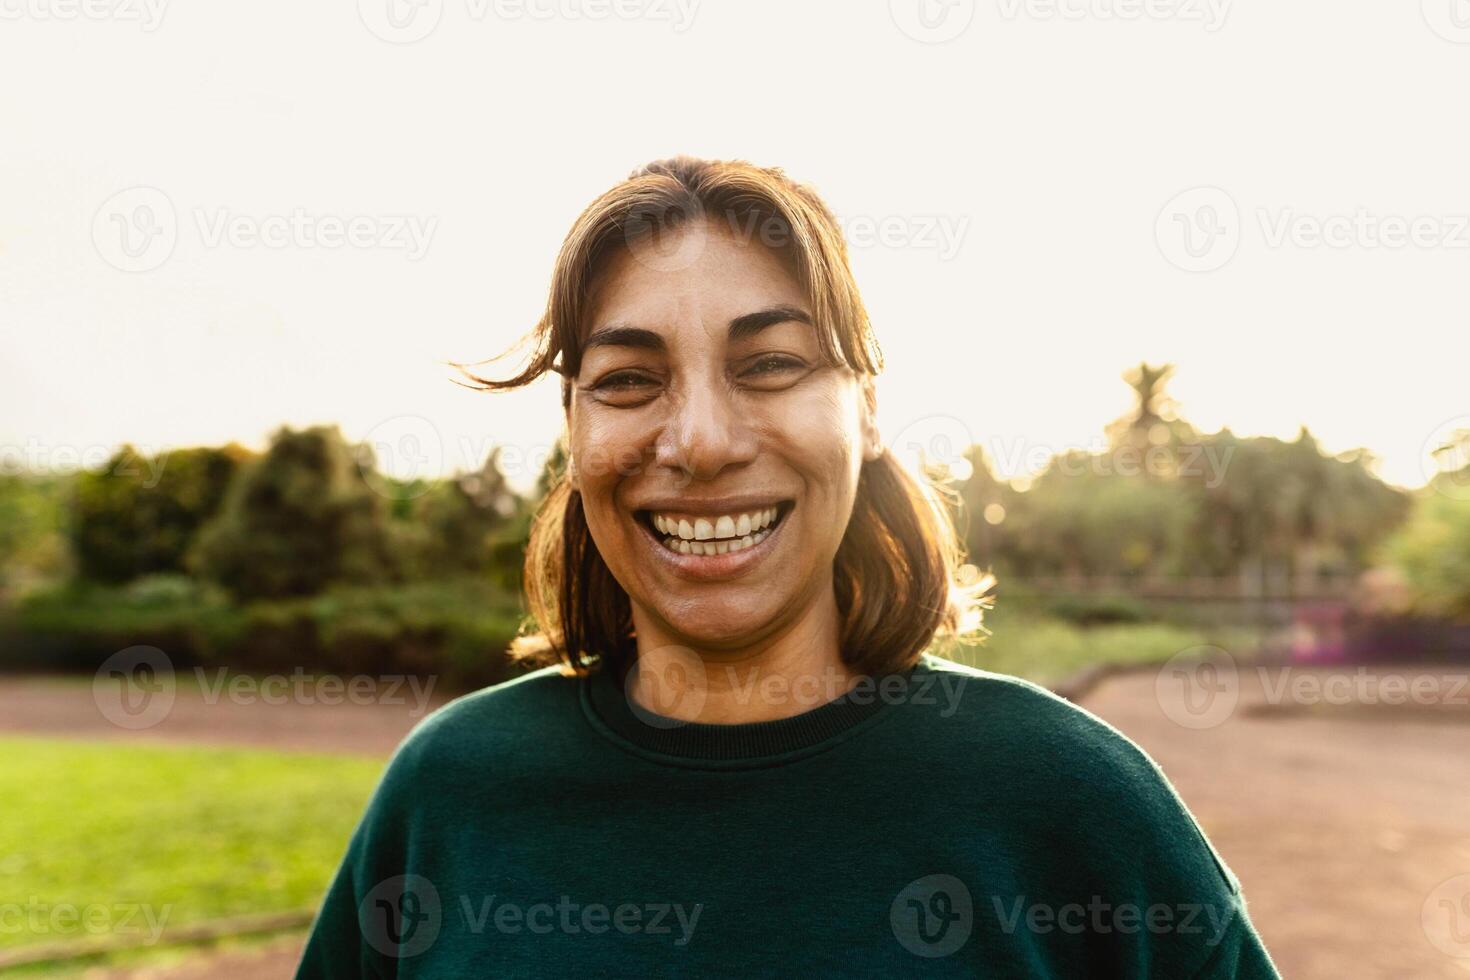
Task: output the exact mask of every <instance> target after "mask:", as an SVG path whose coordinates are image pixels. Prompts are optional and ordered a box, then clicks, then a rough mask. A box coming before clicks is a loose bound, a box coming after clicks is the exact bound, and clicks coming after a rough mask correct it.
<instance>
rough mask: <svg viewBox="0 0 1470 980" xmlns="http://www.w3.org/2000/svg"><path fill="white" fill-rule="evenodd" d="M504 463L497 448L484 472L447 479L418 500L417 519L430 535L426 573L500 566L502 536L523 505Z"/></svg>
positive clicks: (426, 546) (423, 557) (423, 553)
mask: <svg viewBox="0 0 1470 980" xmlns="http://www.w3.org/2000/svg"><path fill="white" fill-rule="evenodd" d="M499 458H500V448H499V447H496V449H495V450H494V451H493V452H491V454H490V456H489V458H488V459H486V460H485V463H484V465H483V466H481V467H480V469H479V470H477V471H476V472H474V473H465V474H461V475H459V476H456V477H454V478H452V479H449V480H443V481H441V482H439V483H437V484H435V485H434V486H433V487H432V488H430V490H429V491H428V492H427V493H425V494H424V495H423V496H422V497H420V498H419V499H418V502H417V507H416V508H415V513H414V517H415V519H416V521H417V523H418V524H419V526H420V527H421V529H422V531H423V533H424V542H423V548H422V551H421V553H420V556H421V560H422V562H423V569H424V571H425V573H426V574H429V575H436V574H444V573H447V572H463V571H474V572H478V571H484V570H485V569H487V568H488V567H490V566H491V564H492V563H493V562H494V561H495V558H496V553H495V545H496V541H497V536H498V535H499V534H500V532H502V531H504V529H505V528H506V527H507V526H508V525H509V524H510V523H511V522H512V521H513V520H514V518H515V517H516V515H517V513H518V511H519V506H520V501H519V500H518V498H517V496H516V494H515V493H514V491H512V490H511V489H510V486H509V485H508V484H507V483H506V480H505V475H504V474H503V473H501V471H500V467H499Z"/></svg>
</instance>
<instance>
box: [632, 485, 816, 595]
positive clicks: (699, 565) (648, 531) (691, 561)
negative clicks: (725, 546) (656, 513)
mask: <svg viewBox="0 0 1470 980" xmlns="http://www.w3.org/2000/svg"><path fill="white" fill-rule="evenodd" d="M795 510H796V507H795V505H794V504H793V505H792V506H791V507H789V508H786V509H785V513H783V514H782V515H781V518H780V520H778V521H777V522H776V525H775V527H773V528H771V530H770V532H769V533H767V534H766V536H765V537H764V538H762V539H761V540H760V541H759V542H757V543H756V544H753V545H751V546H750V547H749V548H741V549H740V550H739V551H728V552H726V553H725V554H723V555H686V554H682V553H680V552H677V551H670V550H669V549H668V548H665V547H664V544H663V541H661V540H660V539H659V538H658V537H657V536H655V534H654V531H653V528H651V527H649V526H648V524H647V522H645V521H641V520H639V519H638V518H637V517H633V518H632V521H633V523H634V524H637V525H638V529H639V530H640V531H642V533H643V541H644V542H645V543H646V544H647V545H648V547H649V549H650V550H652V551H653V552H654V555H655V558H656V559H657V560H659V561H663V562H667V563H668V564H669V566H670V567H672V568H673V570H674V571H675V573H676V574H678V575H681V576H683V577H684V578H692V579H704V580H714V579H724V578H733V577H735V576H736V575H741V574H743V573H744V572H746V571H747V570H749V569H750V567H751V566H753V565H754V564H755V563H756V562H758V561H760V560H761V559H763V558H765V557H766V555H768V554H769V553H770V551H771V548H772V547H774V545H773V544H772V542H774V541H775V540H776V539H777V538H778V537H780V535H781V531H782V529H783V528H784V527H785V526H786V522H787V521H788V520H789V519H790V518H791V514H792V512H793V511H795Z"/></svg>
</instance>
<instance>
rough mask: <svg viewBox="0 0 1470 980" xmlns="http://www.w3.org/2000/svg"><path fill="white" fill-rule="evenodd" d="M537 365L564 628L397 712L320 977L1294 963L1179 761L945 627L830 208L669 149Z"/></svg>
mask: <svg viewBox="0 0 1470 980" xmlns="http://www.w3.org/2000/svg"><path fill="white" fill-rule="evenodd" d="M533 338H534V342H535V346H534V352H533V354H532V356H531V359H530V361H529V364H528V365H527V366H526V367H525V369H524V370H522V371H521V372H520V373H518V374H516V375H515V376H514V377H511V378H509V379H503V380H485V379H477V380H479V381H480V382H482V383H483V385H484V386H485V387H487V388H491V389H504V388H514V387H517V386H520V385H524V384H527V383H529V382H530V381H532V380H534V379H536V378H538V377H540V376H541V375H543V374H545V373H546V372H548V371H554V372H557V373H558V374H559V375H560V376H561V380H562V396H563V397H562V401H563V404H564V406H565V411H566V423H567V445H568V450H569V452H568V466H567V472H566V475H565V477H564V479H563V480H562V482H560V483H559V484H558V485H557V486H556V487H555V488H554V489H553V490H552V492H551V493H550V495H549V497H548V499H547V501H546V503H545V505H544V507H543V509H542V511H541V513H540V515H539V517H538V520H537V522H536V525H535V528H534V532H533V535H532V539H531V542H530V546H529V549H528V554H527V561H526V572H527V575H526V580H527V583H528V584H527V595H528V600H529V603H530V608H531V610H532V613H533V615H534V618H535V621H536V622H537V623H538V624H539V628H540V632H539V633H537V634H536V635H534V636H528V637H524V638H522V640H521V641H519V646H518V651H519V652H520V653H521V654H522V655H528V656H543V657H550V658H553V659H554V660H555V661H556V663H554V664H553V665H551V666H548V667H544V668H543V669H540V670H538V671H536V672H534V673H530V674H528V675H527V676H525V677H522V678H520V679H517V680H514V681H511V682H509V683H507V684H502V685H500V686H498V687H493V688H490V689H487V690H483V691H480V692H478V693H475V694H471V695H469V696H466V697H463V698H460V699H459V700H457V701H455V702H454V703H452V704H450V705H449V706H447V707H445V708H444V709H442V710H441V711H439V712H437V713H436V714H435V715H433V716H432V717H431V718H429V719H427V720H426V721H425V722H424V723H423V724H421V725H420V726H419V727H418V728H417V729H416V730H415V731H414V732H413V734H411V735H410V736H409V737H408V738H407V739H406V740H405V742H404V743H403V745H402V746H401V747H400V748H399V750H398V752H397V753H396V755H395V756H394V758H393V761H392V763H391V764H390V766H389V768H388V771H387V774H386V775H385V777H384V779H383V781H382V784H381V785H380V786H379V787H378V790H377V792H376V795H375V796H374V798H373V800H372V802H371V804H370V805H369V807H368V811H367V814H366V816H365V817H364V818H363V821H362V823H361V825H360V826H359V827H358V829H357V831H356V833H355V835H354V836H353V838H352V841H351V844H350V846H349V849H348V853H347V856H346V858H345V860H344V861H343V864H342V867H341V870H340V871H339V873H338V875H337V878H336V880H335V881H334V883H333V884H332V886H331V889H330V892H329V893H328V895H327V899H326V902H325V905H324V906H323V908H322V911H321V913H320V915H319V917H318V919H317V922H316V925H315V927H314V929H313V931H312V935H311V939H310V942H309V943H308V946H307V949H306V953H305V956H304V959H303V962H302V965H301V970H300V973H299V976H301V977H338V976H424V977H448V976H453V977H468V976H475V977H481V976H485V977H488V976H502V975H526V974H536V975H544V976H558V977H560V976H584V975H587V976H592V975H595V976H612V975H618V976H621V975H635V976H647V975H663V974H677V975H681V976H701V975H706V974H716V975H741V976H745V975H756V976H760V975H764V976H791V975H797V976H803V975H804V976H816V975H820V976H831V975H843V976H849V975H853V976H894V975H904V974H907V973H910V972H919V971H923V972H925V973H933V974H939V975H954V976H975V975H980V976H986V977H1081V976H1117V977H1161V978H1203V977H1270V976H1275V975H1276V974H1275V971H1274V970H1273V968H1272V966H1271V963H1270V960H1269V959H1268V957H1267V955H1266V953H1265V951H1264V950H1263V948H1262V946H1261V943H1260V941H1259V939H1258V937H1257V935H1256V933H1255V931H1254V929H1253V928H1252V926H1251V924H1250V922H1249V920H1248V918H1247V916H1246V914H1245V910H1244V906H1243V900H1242V898H1241V896H1240V890H1239V885H1238V882H1237V880H1236V878H1235V877H1234V875H1233V874H1232V873H1231V872H1230V870H1229V869H1228V868H1227V867H1226V866H1225V865H1224V864H1223V863H1222V862H1221V861H1220V860H1219V858H1218V857H1217V856H1216V855H1215V853H1214V851H1213V850H1212V848H1211V846H1210V845H1209V843H1208V842H1207V841H1206V840H1205V838H1204V836H1203V835H1202V833H1201V831H1200V829H1199V827H1198V826H1197V825H1196V823H1195V821H1194V819H1193V818H1192V817H1191V815H1190V814H1189V813H1188V811H1187V810H1186V809H1185V808H1184V806H1183V804H1182V803H1181V802H1180V801H1179V799H1178V797H1177V796H1176V795H1175V794H1174V792H1173V790H1172V789H1171V788H1170V786H1169V784H1168V783H1167V782H1166V781H1165V779H1164V777H1163V775H1162V773H1161V772H1160V771H1159V770H1158V768H1157V767H1156V766H1155V765H1154V764H1153V763H1152V762H1151V761H1150V760H1149V759H1148V758H1147V757H1146V756H1145V755H1144V754H1143V753H1142V752H1141V751H1140V750H1139V749H1138V748H1137V747H1136V746H1134V745H1133V744H1132V743H1131V742H1129V741H1128V740H1127V739H1125V738H1124V737H1123V736H1121V735H1120V734H1119V733H1117V732H1116V731H1114V730H1113V729H1111V728H1109V727H1108V726H1107V725H1105V724H1104V723H1102V722H1101V721H1099V720H1098V719H1096V718H1094V717H1092V716H1091V715H1089V714H1087V713H1086V712H1084V711H1082V710H1080V709H1078V708H1075V707H1073V706H1071V705H1070V704H1068V703H1067V702H1065V701H1062V700H1060V699H1058V698H1056V697H1054V696H1052V695H1051V694H1049V693H1047V692H1046V691H1044V690H1042V689H1041V688H1038V687H1036V686H1034V685H1031V684H1028V683H1025V682H1023V681H1019V680H1015V679H1012V678H1008V677H1003V676H999V675H993V674H988V673H984V672H980V671H975V670H970V669H966V668H962V667H958V666H956V665H954V664H951V663H948V662H945V661H942V660H939V659H936V658H933V657H931V656H929V655H928V654H926V653H925V652H924V651H925V650H926V648H927V647H928V646H929V645H930V644H931V642H932V641H933V640H934V639H935V637H936V635H938V634H941V633H950V634H952V633H955V632H959V631H963V630H965V629H968V628H972V627H973V626H974V625H975V624H976V620H977V617H976V606H977V602H976V588H978V586H979V583H972V584H971V585H970V586H969V587H968V588H967V587H964V586H962V584H961V581H962V578H963V577H962V576H961V575H960V574H959V572H958V569H957V560H958V556H957V553H956V549H955V545H954V533H953V530H952V528H951V527H950V525H949V523H948V520H947V518H946V516H945V512H944V510H943V508H942V507H940V506H937V505H936V503H935V501H934V498H933V496H932V495H931V493H930V492H929V491H928V490H926V489H925V488H924V486H923V485H922V484H921V483H919V482H918V481H916V480H914V479H912V478H910V477H909V476H908V475H906V474H905V472H904V470H903V469H902V468H901V467H900V466H899V465H898V464H897V463H896V462H895V460H894V459H893V458H892V457H891V456H890V455H889V454H888V453H887V452H885V450H884V447H883V445H882V444H881V442H880V440H879V437H878V431H877V428H876V425H875V422H874V411H875V401H874V394H873V385H872V379H873V376H874V375H875V374H876V373H877V372H878V370H879V369H880V366H881V360H880V355H879V351H878V346H877V343H876V341H875V339H874V337H873V333H872V329H871V326H870V324H869V322H868V318H867V315H866V313H865V312H864V309H863V305H862V302H861V300H860V298H859V295H858V290H857V287H856V285H855V283H854V282H853V279H852V274H851V272H850V271H849V268H848V263H847V256H846V249H845V246H844V243H843V240H842V236H841V233H840V231H839V229H838V226H837V223H836V221H835V219H834V218H833V216H832V214H831V213H830V212H829V211H828V209H827V208H826V207H825V206H824V205H823V204H822V203H821V201H820V200H818V198H817V197H816V196H815V195H814V194H813V193H812V192H811V191H810V190H809V189H807V188H805V187H803V186H800V185H798V184H795V183H793V182H792V181H790V180H789V179H788V178H786V177H785V176H784V175H783V174H782V173H781V172H780V171H778V170H766V169H760V168H756V167H753V166H750V165H748V164H745V163H732V162H708V161H700V160H692V159H687V158H678V159H675V160H671V161H665V162H661V163H655V164H652V165H650V166H648V167H645V168H644V169H642V170H640V171H638V172H637V173H635V174H633V175H632V176H631V177H630V178H629V179H628V180H627V181H625V182H623V183H622V184H619V185H618V186H617V187H614V188H613V189H612V190H611V191H609V192H608V193H606V194H605V195H603V196H602V197H601V198H599V199H598V200H597V201H595V202H593V204H592V205H591V206H590V207H589V208H588V209H587V210H586V211H585V212H584V213H583V214H582V216H581V217H580V218H579V219H578V220H577V223H576V225H575V226H574V227H573V228H572V230H571V233H570V234H569V235H568V237H567V239H566V242H565V244H564V246H563V248H562V251H561V254H560V256H559V258H558V260H557V265H556V269H555V272H554V275H553V281H552V288H551V295H550V299H549V302H548V308H547V311H546V314H545V316H544V317H543V318H542V320H541V322H540V324H539V326H538V327H537V330H536V332H535V333H534V335H533Z"/></svg>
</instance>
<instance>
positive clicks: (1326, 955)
mask: <svg viewBox="0 0 1470 980" xmlns="http://www.w3.org/2000/svg"><path fill="white" fill-rule="evenodd" d="M1375 674H1376V675H1377V676H1379V677H1382V676H1385V675H1384V673H1383V672H1375ZM1329 676H1333V675H1332V673H1331V672H1327V671H1320V670H1316V671H1312V670H1296V671H1293V672H1292V673H1291V674H1289V675H1285V677H1286V679H1287V681H1288V683H1289V684H1290V685H1292V686H1293V687H1295V686H1296V685H1300V688H1299V690H1300V691H1302V692H1305V693H1303V694H1300V695H1299V696H1297V697H1291V696H1287V697H1284V698H1278V699H1276V700H1275V701H1274V703H1273V701H1272V699H1271V698H1269V697H1268V693H1269V692H1272V691H1276V690H1278V689H1279V688H1280V685H1281V682H1282V679H1283V674H1282V673H1281V672H1280V671H1279V670H1278V671H1272V672H1268V673H1266V674H1264V675H1263V674H1261V673H1259V672H1257V671H1256V670H1254V669H1250V670H1242V671H1241V672H1240V673H1239V674H1238V675H1237V677H1238V682H1239V683H1238V692H1239V701H1238V703H1237V705H1236V707H1235V709H1234V711H1233V712H1231V713H1230V714H1229V715H1228V717H1226V718H1225V720H1223V721H1221V722H1220V723H1219V724H1218V725H1215V726H1214V727H1208V728H1201V729H1198V730H1195V729H1191V728H1189V727H1185V726H1184V725H1181V724H1179V723H1178V722H1177V721H1176V720H1175V719H1178V718H1183V719H1185V720H1186V721H1191V722H1196V721H1198V720H1213V719H1212V718H1207V717H1203V718H1200V719H1193V718H1191V717H1190V711H1189V708H1188V706H1187V705H1186V704H1185V702H1184V700H1183V697H1184V691H1185V689H1184V687H1183V685H1182V684H1176V683H1175V682H1174V679H1169V678H1166V679H1165V682H1164V683H1163V684H1162V697H1161V696H1160V694H1159V692H1160V685H1159V684H1157V683H1156V680H1157V678H1156V675H1154V674H1152V673H1150V674H1146V675H1134V676H1129V677H1123V678H1117V679H1114V680H1112V681H1109V682H1108V683H1106V684H1105V685H1103V686H1102V687H1101V688H1099V689H1097V690H1096V691H1094V692H1093V693H1092V694H1091V695H1090V696H1088V697H1086V698H1085V699H1084V701H1083V703H1084V705H1085V706H1086V707H1087V708H1088V709H1089V710H1091V711H1093V712H1095V713H1096V714H1098V715H1100V716H1101V717H1103V718H1104V719H1106V720H1107V721H1109V722H1111V723H1112V724H1113V725H1115V726H1116V727H1118V728H1119V729H1121V730H1122V731H1123V732H1125V733H1126V734H1127V735H1129V736H1130V737H1131V738H1133V740H1134V741H1136V742H1138V743H1139V744H1140V745H1142V746H1143V748H1144V749H1145V750H1146V751H1148V752H1149V754H1151V755H1152V756H1153V757H1154V759H1155V760H1157V761H1158V762H1159V764H1160V765H1161V766H1163V769H1164V771H1165V773H1166V774H1167V775H1168V776H1169V778H1170V780H1171V781H1173V783H1174V785H1175V786H1176V787H1177V788H1178V790H1179V793H1180V795H1181V796H1182V797H1183V798H1184V800H1185V802H1186V803H1187V804H1188V805H1189V807H1190V808H1191V809H1192V810H1193V811H1194V813H1195V815H1196V816H1197V817H1198V818H1199V820H1200V822H1201V823H1202V824H1203V825H1204V827H1205V828H1206V830H1207V832H1208V833H1209V834H1210V837H1211V839H1212V840H1214V841H1215V843H1216V845H1217V846H1218V847H1219V849H1220V851H1221V853H1222V854H1223V855H1224V857H1225V860H1226V861H1227V862H1228V863H1229V864H1230V865H1231V867H1232V868H1233V869H1234V870H1235V872H1236V873H1237V874H1238V875H1239V876H1240V879H1241V883H1242V885H1243V886H1244V889H1245V895H1246V898H1247V899H1248V901H1249V907H1250V913H1251V917H1252V919H1254V921H1255V923H1256V925H1257V927H1258V928H1259V929H1260V931H1261V935H1262V938H1263V939H1264V940H1265V942H1266V945H1267V948H1268V949H1269V950H1270V951H1271V954H1272V956H1273V957H1274V958H1275V960H1276V963H1277V966H1278V967H1279V968H1280V970H1281V972H1282V975H1283V976H1285V977H1287V978H1291V980H1295V978H1321V980H1337V978H1345V977H1352V978H1355V980H1376V978H1389V977H1393V978H1401V977H1414V978H1425V980H1427V978H1435V977H1457V978H1461V980H1463V978H1465V977H1470V958H1456V957H1454V956H1451V955H1450V953H1451V952H1459V953H1460V954H1461V955H1462V956H1466V957H1470V935H1466V933H1465V930H1467V929H1470V919H1465V918H1464V910H1470V882H1461V883H1459V884H1458V885H1456V884H1454V883H1451V884H1450V885H1449V886H1447V887H1443V886H1444V883H1445V882H1446V881H1447V880H1448V879H1451V878H1453V877H1454V876H1457V875H1461V874H1465V873H1467V872H1470V708H1467V707H1466V706H1465V705H1463V704H1459V703H1455V704H1450V705H1445V704H1443V702H1445V701H1456V702H1458V700H1460V699H1464V698H1466V697H1470V692H1467V690H1465V689H1464V688H1463V687H1462V686H1461V684H1460V683H1459V679H1454V678H1448V679H1446V678H1436V679H1434V680H1433V681H1430V680H1426V681H1425V682H1424V688H1423V690H1426V691H1427V690H1429V688H1430V686H1431V685H1432V686H1433V688H1434V692H1435V693H1434V694H1432V695H1430V697H1432V698H1437V699H1438V700H1439V701H1440V702H1441V706H1439V707H1431V706H1419V705H1416V704H1412V703H1409V704H1399V705H1391V704H1386V703H1384V701H1387V700H1388V698H1389V697H1390V696H1391V695H1390V694H1389V692H1388V689H1387V688H1383V689H1382V694H1381V695H1373V696H1371V697H1369V698H1368V699H1366V700H1368V702H1369V703H1366V704H1365V703H1362V702H1363V701H1364V700H1365V699H1363V698H1360V697H1355V698H1354V699H1353V701H1352V702H1350V703H1341V704H1333V703H1327V702H1328V701H1329V695H1328V694H1327V693H1324V692H1322V691H1319V690H1318V688H1317V685H1318V684H1320V683H1322V682H1324V681H1325V680H1326V679H1327V678H1328V677H1329ZM1336 676H1338V677H1339V678H1344V677H1347V675H1345V674H1344V673H1343V672H1339V673H1338V674H1337V675H1336ZM1348 679H1350V677H1349V678H1348ZM1360 686H1362V685H1360ZM1368 686H1369V687H1370V688H1371V684H1370V685H1368ZM1344 689H1345V685H1344V684H1343V683H1341V682H1339V686H1338V691H1339V692H1341V691H1342V690H1344ZM1326 690H1327V691H1328V692H1330V691H1331V690H1332V688H1331V686H1330V685H1329V686H1328V688H1327V689H1326ZM1457 690H1458V694H1456V691H1457ZM1314 692H1315V693H1314ZM1192 693H1195V694H1197V693H1198V692H1192ZM1334 699H1335V698H1334ZM1201 703H1202V702H1200V701H1196V702H1195V707H1196V708H1199V706H1200V704H1201ZM1441 902H1448V903H1451V905H1457V906H1458V907H1459V909H1460V910H1461V911H1460V913H1459V914H1460V915H1461V920H1459V921H1456V922H1454V923H1449V922H1448V920H1446V919H1445V918H1443V915H1450V914H1455V912H1454V911H1453V910H1452V909H1451V908H1450V907H1448V906H1444V905H1441ZM1426 904H1427V905H1428V906H1429V911H1430V916H1431V921H1433V922H1434V923H1436V924H1437V925H1438V926H1440V927H1441V928H1442V929H1444V931H1446V932H1447V931H1448V927H1450V926H1453V928H1457V929H1459V930H1461V932H1460V933H1459V935H1460V936H1461V937H1462V941H1461V942H1460V943H1459V944H1454V943H1453V939H1454V934H1450V935H1449V936H1446V935H1444V933H1443V932H1439V933H1436V934H1437V935H1439V937H1440V939H1441V941H1442V942H1445V943H1446V944H1447V945H1448V946H1449V951H1448V952H1447V951H1445V950H1443V949H1441V948H1438V947H1436V946H1435V945H1434V944H1433V943H1432V942H1431V940H1430V938H1429V937H1428V935H1426V931H1425V928H1424V926H1423V925H1422V923H1421V914H1422V913H1423V911H1424V909H1425V907H1426Z"/></svg>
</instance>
